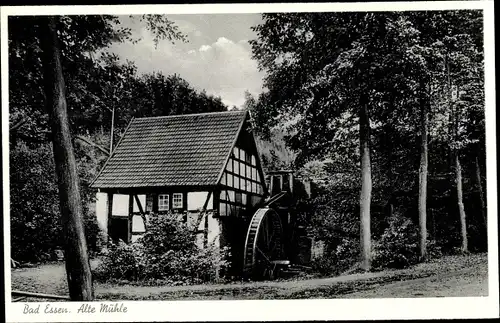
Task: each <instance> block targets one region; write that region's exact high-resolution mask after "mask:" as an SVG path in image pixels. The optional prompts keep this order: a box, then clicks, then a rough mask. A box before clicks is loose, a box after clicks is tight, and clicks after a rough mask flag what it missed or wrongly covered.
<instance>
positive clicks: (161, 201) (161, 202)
mask: <svg viewBox="0 0 500 323" xmlns="http://www.w3.org/2000/svg"><path fill="white" fill-rule="evenodd" d="M169 208H170V207H169V204H168V194H159V195H158V211H167V210H168V209H169Z"/></svg>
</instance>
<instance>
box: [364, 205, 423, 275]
mask: <svg viewBox="0 0 500 323" xmlns="http://www.w3.org/2000/svg"><path fill="white" fill-rule="evenodd" d="M388 222H389V223H388V224H389V226H388V228H387V229H385V231H384V233H383V234H382V236H381V237H380V239H379V240H377V241H375V242H374V244H373V249H372V266H373V268H374V269H382V268H406V267H408V266H410V265H413V264H415V263H417V262H418V261H419V250H418V230H417V227H416V226H415V225H414V224H413V222H412V221H411V220H410V219H408V218H406V217H404V216H401V215H398V214H395V215H394V216H393V217H392V218H390V219H389V221H388Z"/></svg>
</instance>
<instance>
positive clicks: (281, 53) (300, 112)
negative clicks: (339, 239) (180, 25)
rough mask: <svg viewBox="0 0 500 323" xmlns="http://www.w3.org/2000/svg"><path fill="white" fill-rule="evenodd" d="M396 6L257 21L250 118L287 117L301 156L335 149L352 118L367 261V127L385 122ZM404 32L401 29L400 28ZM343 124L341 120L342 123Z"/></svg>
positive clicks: (398, 30) (272, 120) (365, 263)
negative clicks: (261, 90) (255, 95)
mask: <svg viewBox="0 0 500 323" xmlns="http://www.w3.org/2000/svg"><path fill="white" fill-rule="evenodd" d="M400 16H401V14H398V13H377V14H374V13H314V14H313V13H311V14H266V15H264V16H263V18H264V23H263V24H261V25H259V26H257V27H255V31H256V32H257V36H258V39H257V40H254V41H252V42H251V44H252V48H253V54H254V57H255V58H256V59H257V60H258V61H259V64H260V65H259V66H260V68H261V69H263V70H266V72H267V77H266V79H265V85H266V86H267V88H268V92H267V93H266V94H264V95H262V96H261V97H260V99H262V100H263V103H262V104H260V105H258V106H260V107H261V109H259V110H258V113H257V116H256V120H258V122H262V123H263V124H267V125H269V124H271V125H273V124H276V123H277V122H278V121H280V122H282V121H283V120H285V122H286V123H287V124H288V131H289V133H290V135H289V136H288V143H289V145H290V146H291V147H292V148H293V149H295V150H296V151H297V152H298V156H297V160H298V161H299V162H304V161H307V160H310V159H313V158H316V157H325V156H328V155H329V154H332V153H334V152H335V150H336V149H338V148H337V147H341V146H342V144H338V145H337V141H338V140H339V138H341V137H340V136H339V134H340V133H341V132H342V130H341V129H350V128H349V126H347V125H349V124H351V125H352V124H353V123H357V125H358V127H357V135H358V142H359V159H358V165H359V170H360V179H361V185H360V198H359V212H360V237H361V242H360V254H361V267H362V268H363V269H364V270H369V269H370V255H371V250H370V249H371V247H370V239H371V238H370V235H371V232H370V230H371V228H370V222H371V220H370V214H371V210H370V204H371V191H372V173H371V168H372V165H371V161H370V154H371V151H370V150H371V149H370V141H371V135H370V132H371V128H372V127H373V125H377V126H378V124H380V123H381V122H383V120H384V117H386V116H387V115H388V111H390V110H391V108H392V107H393V106H391V104H390V102H392V101H394V100H393V98H391V95H393V93H395V90H397V84H396V83H397V81H398V80H400V78H397V79H395V80H394V81H391V77H392V78H394V76H395V75H396V74H397V73H398V72H397V69H396V68H395V67H394V66H395V65H397V64H396V62H397V61H396V60H395V57H398V56H401V55H402V53H401V52H400V50H404V51H406V49H407V48H405V47H403V46H399V45H398V40H399V38H398V37H399V35H401V34H402V33H403V32H404V30H405V27H406V26H405V25H404V24H399V23H397V21H398V18H399V17H400ZM403 36H404V35H403ZM341 125H345V126H346V127H344V126H341Z"/></svg>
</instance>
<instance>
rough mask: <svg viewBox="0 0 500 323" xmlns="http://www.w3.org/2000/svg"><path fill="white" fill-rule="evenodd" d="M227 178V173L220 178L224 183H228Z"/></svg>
mask: <svg viewBox="0 0 500 323" xmlns="http://www.w3.org/2000/svg"><path fill="white" fill-rule="evenodd" d="M226 178H227V175H226V173H224V174H222V178H221V179H220V183H221V184H222V185H226V183H227V181H226Z"/></svg>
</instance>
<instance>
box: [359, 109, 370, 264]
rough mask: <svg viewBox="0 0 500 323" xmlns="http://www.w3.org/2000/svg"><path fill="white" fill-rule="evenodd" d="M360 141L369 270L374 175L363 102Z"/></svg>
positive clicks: (363, 259) (363, 234)
mask: <svg viewBox="0 0 500 323" xmlns="http://www.w3.org/2000/svg"><path fill="white" fill-rule="evenodd" d="M359 142H360V155H361V194H360V198H359V213H360V239H361V241H360V242H361V269H363V270H365V271H369V270H370V267H371V233H370V203H371V194H372V175H371V165H370V119H369V116H368V107H367V105H366V104H362V106H361V107H360V109H359Z"/></svg>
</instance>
